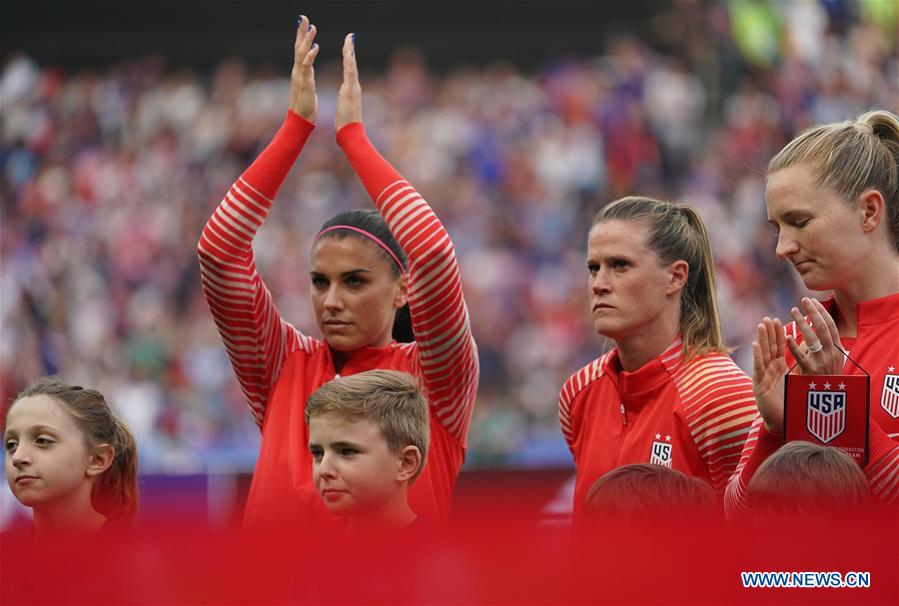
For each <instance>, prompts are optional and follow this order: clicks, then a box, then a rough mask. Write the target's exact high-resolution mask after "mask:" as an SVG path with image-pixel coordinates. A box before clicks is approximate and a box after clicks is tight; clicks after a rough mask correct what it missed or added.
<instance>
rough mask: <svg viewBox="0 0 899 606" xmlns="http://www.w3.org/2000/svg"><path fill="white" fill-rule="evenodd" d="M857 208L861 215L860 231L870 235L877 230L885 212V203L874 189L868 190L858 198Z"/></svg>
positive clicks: (881, 195)
mask: <svg viewBox="0 0 899 606" xmlns="http://www.w3.org/2000/svg"><path fill="white" fill-rule="evenodd" d="M858 208H859V210H860V211H861V214H862V230H863V231H864V232H865V233H870V232H872V231H874V230H875V229H877V226H878V225H880V223H881V222H882V221H883V215H884V212H886V202H885V201H884V199H883V194H881V193H880V192H879V191H877V190H876V189H868V190H865V191H864V192H862V195H861V196H859V197H858Z"/></svg>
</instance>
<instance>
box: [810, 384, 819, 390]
mask: <svg viewBox="0 0 899 606" xmlns="http://www.w3.org/2000/svg"><path fill="white" fill-rule="evenodd" d="M816 387H818V385H817V383H809V384H808V388H809V389H815V388H816Z"/></svg>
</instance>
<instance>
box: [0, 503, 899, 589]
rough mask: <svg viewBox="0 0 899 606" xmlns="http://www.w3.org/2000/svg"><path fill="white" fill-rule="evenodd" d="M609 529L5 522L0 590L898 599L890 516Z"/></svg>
mask: <svg viewBox="0 0 899 606" xmlns="http://www.w3.org/2000/svg"><path fill="white" fill-rule="evenodd" d="M173 517H177V516H173ZM503 520H507V521H505V522H504V521H503ZM607 526H611V527H607V528H603V529H592V530H590V531H587V530H579V529H576V528H571V527H558V526H557V527H541V526H539V525H537V524H536V523H533V522H532V523H530V524H528V523H526V522H524V521H523V520H521V519H516V518H515V516H498V515H486V514H485V515H484V516H481V517H480V519H466V520H456V522H455V523H454V524H453V525H451V526H449V527H447V528H442V529H437V528H428V527H426V526H425V527H418V526H414V527H412V528H410V529H407V530H405V531H402V532H398V533H391V534H381V535H374V534H368V535H350V534H340V535H322V534H316V533H286V532H285V533H283V534H279V535H275V534H266V535H261V534H252V533H237V532H234V533H227V534H211V533H209V532H205V531H198V530H197V529H196V528H192V527H190V526H189V525H185V526H184V527H175V526H166V527H160V528H142V529H140V530H139V531H136V532H134V533H129V534H120V535H114V534H102V535H100V536H97V537H93V538H90V539H76V538H62V537H57V538H54V539H46V538H41V537H34V536H31V535H30V534H28V533H22V534H15V533H13V534H8V535H5V536H3V537H2V543H0V602H2V603H3V604H73V605H74V604H78V605H80V604H95V605H103V604H293V603H296V604H419V603H420V604H725V603H726V604H815V605H821V604H858V605H861V604H891V605H894V604H897V603H899V580H897V579H899V551H897V547H896V545H897V539H899V528H897V520H895V519H890V518H883V519H866V520H856V521H853V522H842V523H839V524H832V525H828V524H819V525H816V526H809V527H802V528H800V527H797V526H796V523H795V522H794V523H791V524H790V528H789V529H787V528H765V529H761V528H750V527H730V526H725V525H724V524H723V523H720V522H716V523H708V522H702V521H697V522H695V523H690V524H684V525H681V526H679V527H670V526H668V527H666V526H661V525H652V524H642V525H640V526H639V527H638V528H622V527H617V528H616V527H614V525H612V524H607ZM755 573H758V574H755ZM762 573H764V574H762ZM856 573H860V574H856ZM753 585H756V586H753ZM760 585H780V586H779V587H771V586H768V587H763V586H760ZM865 585H867V586H865Z"/></svg>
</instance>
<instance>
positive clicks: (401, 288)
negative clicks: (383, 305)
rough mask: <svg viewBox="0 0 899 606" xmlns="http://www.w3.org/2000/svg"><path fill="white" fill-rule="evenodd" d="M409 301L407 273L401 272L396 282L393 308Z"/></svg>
mask: <svg viewBox="0 0 899 606" xmlns="http://www.w3.org/2000/svg"><path fill="white" fill-rule="evenodd" d="M408 302H409V274H407V273H405V272H403V275H402V276H400V279H399V280H398V283H397V290H396V296H395V297H394V299H393V308H394V309H399V308H400V307H402V306H403V305H405V304H406V303H408Z"/></svg>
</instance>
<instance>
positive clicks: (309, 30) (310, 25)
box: [306, 23, 312, 32]
mask: <svg viewBox="0 0 899 606" xmlns="http://www.w3.org/2000/svg"><path fill="white" fill-rule="evenodd" d="M306 31H307V32H311V31H312V24H311V23H310V24H309V27H307V28H306Z"/></svg>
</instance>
